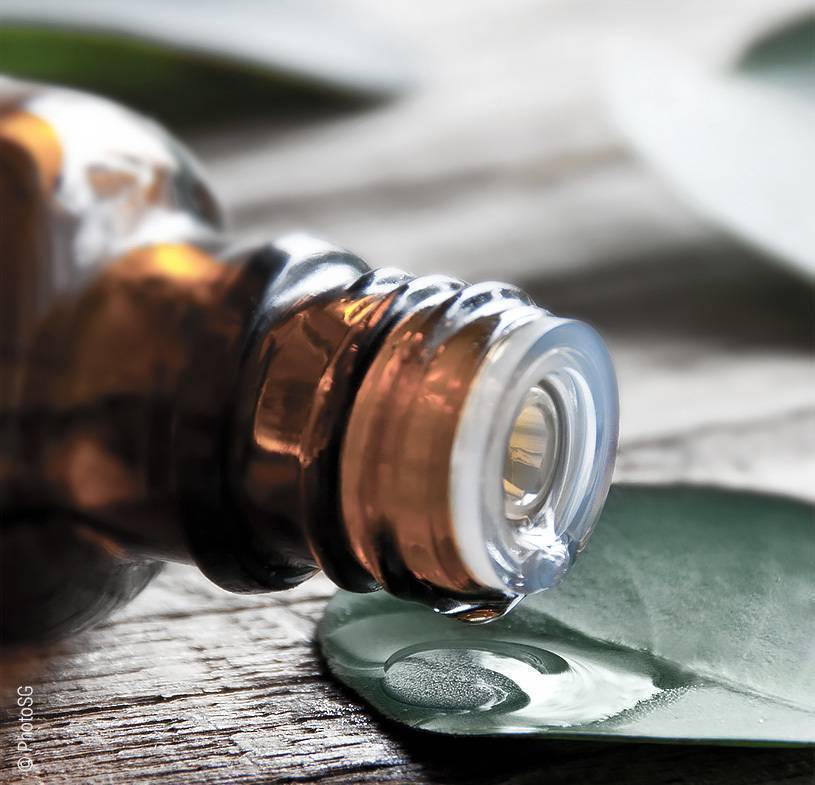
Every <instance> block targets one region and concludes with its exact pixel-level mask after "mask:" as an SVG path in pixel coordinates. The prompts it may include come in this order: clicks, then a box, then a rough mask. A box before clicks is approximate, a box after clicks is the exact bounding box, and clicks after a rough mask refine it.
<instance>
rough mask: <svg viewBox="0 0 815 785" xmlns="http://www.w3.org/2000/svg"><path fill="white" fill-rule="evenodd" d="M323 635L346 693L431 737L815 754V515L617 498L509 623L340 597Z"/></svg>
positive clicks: (716, 492) (805, 510)
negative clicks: (638, 742)
mask: <svg viewBox="0 0 815 785" xmlns="http://www.w3.org/2000/svg"><path fill="white" fill-rule="evenodd" d="M319 638H320V643H321V646H322V650H323V653H324V655H325V657H326V659H327V661H328V664H329V667H330V669H331V671H332V673H333V674H334V675H335V676H336V677H337V678H339V679H340V680H341V681H342V682H344V683H345V684H346V685H348V686H349V687H351V688H352V689H353V690H355V691H356V692H357V693H359V694H360V695H361V696H362V697H363V698H364V699H365V700H367V701H368V702H369V703H370V704H371V705H372V706H373V707H374V708H376V709H378V710H379V711H380V712H382V713H383V714H385V715H386V716H388V717H390V718H391V719H394V720H397V721H399V722H402V723H405V724H407V725H410V726H414V727H420V728H424V729H426V730H433V731H439V732H444V733H456V734H484V735H493V734H527V735H529V734H532V735H540V736H558V737H594V738H603V739H620V738H631V739H653V740H664V741H681V742H716V743H723V744H753V743H756V744H787V745H793V744H815V509H814V508H813V507H812V506H810V505H807V504H804V503H802V502H797V501H793V500H789V499H784V498H779V497H771V496H763V495H757V494H750V493H739V492H733V491H726V490H720V489H712V488H691V487H682V486H668V487H658V486H617V487H615V488H613V489H612V492H611V495H610V497H609V501H608V504H607V506H606V509H605V511H604V513H603V518H602V520H601V521H600V523H599V524H598V527H597V530H596V533H595V534H594V536H593V538H592V540H591V542H590V544H589V546H588V548H587V550H586V552H585V553H584V554H583V555H582V556H581V558H580V560H579V561H578V563H577V565H576V566H575V568H574V569H573V571H572V572H571V573H570V575H569V576H568V577H567V578H566V580H565V581H564V583H563V585H562V586H561V587H559V588H558V589H555V590H553V591H551V592H547V593H544V594H541V595H536V596H533V597H529V598H527V599H526V600H525V601H524V602H523V603H522V604H521V605H520V606H519V607H518V608H517V609H516V610H515V611H514V612H513V613H511V614H510V615H509V616H508V617H506V618H505V619H501V620H499V621H496V622H494V623H492V624H489V625H485V626H467V625H464V624H461V623H459V622H454V621H451V620H448V619H445V618H442V617H439V616H437V615H435V614H434V613H433V612H432V611H430V610H428V609H426V608H424V607H421V606H419V605H414V604H410V603H406V602H402V601H399V600H396V599H394V598H393V597H390V596H388V595H386V594H384V593H377V594H371V595H353V594H349V593H346V592H340V593H338V594H337V595H336V596H335V597H334V598H333V599H332V600H331V602H330V603H329V605H328V608H327V610H326V613H325V617H324V618H323V621H322V623H321V626H320V630H319Z"/></svg>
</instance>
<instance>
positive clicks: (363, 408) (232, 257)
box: [0, 82, 530, 643]
mask: <svg viewBox="0 0 815 785" xmlns="http://www.w3.org/2000/svg"><path fill="white" fill-rule="evenodd" d="M0 211H1V214H2V222H0V265H1V267H0V269H1V270H2V288H1V289H0V315H1V318H2V325H1V326H2V332H1V334H0V517H1V519H2V529H0V536H1V537H2V540H1V541H0V560H1V563H0V570H1V572H0V580H2V592H3V599H2V613H3V618H2V635H3V640H4V641H5V642H7V643H8V642H14V641H18V640H25V639H28V638H31V637H42V636H49V635H56V634H61V633H63V632H65V631H68V630H73V629H77V628H79V627H82V626H84V625H86V624H88V623H90V622H92V621H94V620H96V619H98V618H100V617H101V616H102V615H104V614H106V613H108V612H109V611H110V610H112V609H113V608H115V607H116V606H118V605H119V604H120V603H121V602H122V601H124V600H127V599H129V598H130V597H131V596H133V595H134V594H135V593H136V592H138V591H139V590H140V589H141V588H142V587H143V586H144V585H145V583H146V582H147V581H148V580H149V579H150V577H152V575H153V574H154V573H155V572H156V570H157V565H158V563H159V562H160V561H162V560H175V561H181V562H193V563H196V564H198V566H199V567H200V568H201V569H202V570H203V572H204V573H205V574H206V575H207V576H209V577H210V578H211V579H212V580H214V581H216V582H217V583H218V584H219V585H221V586H223V587H224V588H227V589H230V590H233V591H269V590H275V589H281V588H288V587H290V586H293V585H296V584H297V583H299V582H300V581H302V580H304V579H305V578H306V577H308V576H310V575H311V574H313V573H314V572H315V571H316V570H318V569H323V570H325V571H326V572H327V573H328V575H329V577H331V578H332V579H333V580H334V581H335V582H336V583H337V584H338V585H340V586H343V587H345V588H349V589H352V590H355V591H366V590H370V589H373V588H376V587H377V586H379V585H382V584H384V585H385V586H386V587H387V588H389V589H390V590H392V591H394V592H395V593H397V594H401V595H404V596H410V597H414V598H419V599H425V600H427V601H429V602H432V603H435V604H437V605H438V606H439V607H440V609H442V610H443V611H445V612H451V613H463V614H465V615H466V614H467V613H471V614H474V615H475V616H478V615H479V614H486V615H490V614H491V613H493V610H492V605H491V603H493V602H494V604H495V608H504V607H506V606H507V605H508V604H509V603H510V602H511V600H512V597H511V596H505V595H504V594H502V593H496V592H491V591H488V590H485V589H484V587H483V586H478V585H477V583H476V582H475V581H474V580H473V579H472V578H471V576H470V575H469V574H468V573H467V571H466V570H465V569H464V568H463V566H462V565H461V563H460V560H459V559H458V557H457V555H456V551H455V549H454V548H453V547H452V539H451V535H450V534H449V527H448V528H447V529H446V528H445V524H444V521H443V520H442V521H441V522H440V521H434V520H432V516H424V517H423V518H422V520H421V521H420V520H419V519H418V518H417V516H416V515H415V514H414V512H415V510H414V507H415V506H416V505H421V508H422V509H423V510H429V509H430V508H432V507H434V505H435V507H436V508H438V510H439V511H440V512H439V513H438V515H437V516H436V517H439V516H441V518H444V516H445V515H446V512H445V503H446V496H445V493H446V489H445V487H444V483H445V482H446V480H444V478H443V476H442V475H440V474H439V473H438V472H435V473H434V472H432V471H421V468H422V467H421V466H420V467H419V470H417V471H415V472H413V473H412V469H411V468H410V467H408V468H406V469H405V470H403V471H399V472H397V473H396V475H395V479H393V480H392V483H391V485H389V486H387V487H388V490H389V491H392V493H393V496H392V498H395V499H397V501H398V499H402V500H403V504H402V506H401V508H400V507H399V505H398V503H397V505H396V507H394V505H393V504H390V502H389V501H388V499H385V495H386V494H384V492H383V489H384V487H385V486H383V485H382V484H381V483H377V482H373V483H371V484H367V483H366V482H363V481H362V480H363V479H364V463H365V461H366V455H367V454H368V453H369V452H371V451H373V450H376V451H378V452H377V455H378V458H377V460H381V462H382V465H383V466H384V467H385V469H387V468H388V461H391V463H392V462H393V460H395V456H396V454H397V453H398V452H400V451H401V449H402V447H403V446H406V448H407V449H408V452H410V451H411V450H413V452H414V453H415V455H416V456H418V458H417V459H423V460H424V459H426V458H422V456H423V455H424V453H426V452H428V451H431V452H432V451H435V452H437V453H438V451H439V450H441V451H442V452H443V451H444V449H449V442H450V440H451V439H452V428H451V426H450V425H449V423H450V422H454V421H455V418H454V417H453V416H452V414H454V413H455V410H456V407H457V406H459V405H460V402H461V399H462V398H463V396H464V394H465V392H466V384H463V383H462V380H466V378H467V375H468V374H473V373H475V369H476V368H477V364H478V361H479V357H480V356H481V355H482V354H483V352H484V351H485V350H486V347H487V346H488V345H489V343H490V340H491V334H492V333H491V331H494V330H495V329H497V325H498V324H499V322H500V321H501V319H502V318H503V317H504V316H505V314H506V311H507V309H508V308H515V309H516V310H517V309H521V310H523V309H526V310H527V311H528V310H530V303H529V301H528V300H527V299H526V298H525V296H524V295H522V293H520V292H518V291H517V290H515V289H512V288H511V287H506V288H504V289H496V288H495V286H494V285H493V286H491V287H490V288H489V289H484V290H480V289H478V287H470V288H468V289H465V288H464V285H463V284H462V283H461V282H458V281H455V280H452V279H449V278H445V277H437V276H432V277H427V278H420V279H414V278H412V277H411V276H408V275H406V274H404V273H402V272H400V271H398V270H389V269H379V270H373V271H372V270H370V269H369V268H368V267H367V265H365V264H364V263H363V262H362V261H361V260H359V259H358V258H357V257H354V256H352V255H350V254H347V253H345V252H343V251H340V250H338V249H335V248H333V247H331V246H328V245H326V244H324V243H320V242H318V241H314V240H311V239H310V238H306V237H293V238H288V239H287V240H284V241H280V242H278V243H274V244H266V245H263V244H261V245H255V246H251V247H238V246H235V245H234V244H232V243H230V242H227V241H226V240H225V239H224V235H223V234H222V233H221V218H220V215H219V211H218V208H217V205H216V202H215V200H214V198H213V197H212V195H211V193H210V191H209V189H208V187H207V186H206V184H205V182H204V180H203V179H202V177H201V175H200V173H199V172H198V169H197V167H196V165H195V163H194V162H193V161H192V160H191V159H190V158H189V157H188V156H187V154H186V153H185V152H184V151H183V150H182V149H180V148H179V147H178V145H177V144H176V143H175V142H173V141H172V140H171V139H170V138H169V137H167V136H166V135H165V134H164V133H163V132H162V131H160V129H157V128H156V127H155V126H153V125H152V124H150V123H148V122H147V121H145V120H144V119H143V118H139V117H137V116H135V115H131V114H129V113H127V112H126V111H124V110H122V109H120V108H119V107H115V106H113V105H111V104H108V103H107V102H103V101H101V100H99V99H94V98H89V97H87V96H80V95H77V94H74V93H69V92H66V91H58V90H50V89H42V88H36V89H35V88H30V87H27V86H20V85H17V84H14V83H11V82H0ZM497 305H500V307H497ZM450 325H453V326H454V327H455V329H454V330H452V329H451V327H450ZM417 336H418V337H419V338H422V339H424V338H427V337H428V336H430V337H431V338H433V340H431V341H429V342H426V344H423V345H422V346H421V347H420V350H421V351H419V353H418V354H417V353H416V352H417V351H418V350H416V349H415V348H414V347H415V346H416V338H417ZM434 336H435V337H434ZM443 341H447V344H448V345H446V346H445V349H446V353H445V355H444V358H441V354H442V353H441V352H440V351H439V352H437V354H438V357H437V356H436V355H434V354H432V351H435V349H433V347H434V346H435V347H436V349H438V346H439V345H440V344H441V343H442V342H443ZM428 346H430V349H428ZM383 347H384V348H383ZM456 347H458V348H456ZM431 350H432V351H431ZM411 352H413V355H415V356H413V355H411V354H410V353H411ZM429 352H430V353H429ZM400 353H401V354H400ZM394 357H401V358H402V360H403V364H402V366H400V368H408V369H409V370H410V368H413V369H416V368H419V369H421V372H422V374H425V375H426V376H427V378H430V379H432V380H433V381H432V385H435V386H434V387H433V389H432V390H431V391H430V392H428V393H427V394H426V395H425V394H421V390H419V389H418V387H417V386H416V385H419V384H420V383H424V382H423V381H422V380H423V379H424V378H425V377H424V376H422V377H421V378H420V377H419V376H417V374H416V372H413V376H411V375H410V374H407V375H405V376H404V378H405V380H406V381H405V384H408V383H410V384H413V387H412V388H411V390H412V391H411V392H409V393H403V392H400V390H401V391H404V390H407V387H405V385H404V384H400V385H396V386H395V387H393V386H392V387H393V389H390V392H389V393H388V395H389V396H390V397H389V398H388V399H387V401H384V403H383V400H384V399H383V398H382V396H381V395H379V393H378V392H377V391H378V390H380V389H384V387H383V385H385V382H386V381H387V378H389V377H388V374H389V370H388V369H389V368H390V367H391V366H390V365H389V363H390V364H391V365H392V358H394ZM405 358H407V359H405ZM411 358H412V359H411ZM428 358H429V359H428ZM440 358H441V359H440ZM409 361H410V362H412V363H413V365H411V364H410V362H409ZM422 363H424V364H422ZM444 363H448V364H449V363H454V365H455V367H452V366H451V372H450V373H446V375H445V374H441V375H440V374H439V373H438V369H439V368H440V367H442V365H443V364H444ZM375 364H378V370H377V371H376V373H375V374H373V376H374V381H370V380H369V381H368V382H367V387H366V386H365V384H366V382H365V380H366V373H367V372H368V370H369V369H370V368H371V367H372V365H375ZM428 368H430V371H432V372H430V371H428V370H427V369H428ZM383 374H384V376H383ZM391 376H392V374H391ZM400 378H401V377H400ZM383 379H384V380H385V381H383ZM417 379H418V381H417ZM439 379H443V380H444V379H447V380H448V381H444V383H443V384H440V382H439V381H438V380H439ZM372 385H373V388H372ZM377 385H379V386H378V387H377ZM358 398H361V399H362V402H361V403H360V402H359V401H358V406H357V408H356V412H355V415H354V418H355V419H354V422H355V423H356V425H355V426H354V428H356V430H355V434H357V435H356V436H354V438H353V439H350V444H349V437H348V434H347V431H348V428H349V419H350V417H351V410H352V405H353V404H354V402H355V400H357V399H358ZM417 401H418V402H419V403H418V406H419V410H421V406H422V403H421V402H422V401H425V402H428V401H429V402H430V403H431V404H432V406H431V408H432V409H433V411H434V412H435V413H436V414H435V415H433V416H435V417H436V419H435V420H434V419H433V418H432V417H431V418H430V419H429V420H427V421H426V423H425V424H423V425H422V426H421V427H419V428H418V430H414V431H413V432H412V433H413V435H412V436H411V437H410V438H409V439H408V440H407V442H406V443H405V442H404V439H403V437H402V436H400V435H398V434H397V433H396V432H395V431H394V429H393V428H388V427H382V426H383V423H384V424H385V425H387V423H386V421H385V420H383V419H382V418H383V411H384V412H385V413H386V414H387V412H388V411H390V412H392V413H393V417H394V418H399V417H404V416H407V414H408V412H409V410H411V409H412V408H414V407H415V405H416V402H417ZM429 405H430V404H429ZM451 413H452V414H451ZM445 418H446V420H445ZM445 423H446V424H445ZM411 445H413V446H411ZM343 451H345V452H344V455H345V459H344V463H343V467H344V468H343V472H344V474H345V475H346V476H347V478H348V480H347V483H349V484H350V485H349V487H351V491H348V492H347V493H346V494H345V495H346V497H347V498H346V502H347V503H346V506H345V508H343V503H342V498H341V496H342V495H343V494H342V490H341V485H342V483H341V478H340V464H341V463H342V460H341V453H343ZM425 468H426V467H425ZM383 476H385V475H383ZM361 478H362V479H361ZM379 497H381V498H379ZM372 504H374V505H379V507H377V508H376V510H379V509H380V508H381V509H382V512H381V513H379V512H376V511H375V512H373V513H372V512H371V510H372V509H374V508H373V507H372V506H371V505H372ZM394 532H395V533H394ZM409 554H412V555H409ZM411 559H412V560H413V562H411ZM414 562H415V563H414ZM476 597H477V599H478V603H475V602H474V600H475V598H476ZM470 600H473V602H470ZM485 609H486V610H485Z"/></svg>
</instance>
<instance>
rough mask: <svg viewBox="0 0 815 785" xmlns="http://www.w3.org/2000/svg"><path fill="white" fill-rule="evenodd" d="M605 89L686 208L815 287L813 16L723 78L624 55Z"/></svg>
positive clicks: (656, 53)
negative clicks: (681, 197)
mask: <svg viewBox="0 0 815 785" xmlns="http://www.w3.org/2000/svg"><path fill="white" fill-rule="evenodd" d="M609 88H610V98H611V106H612V110H613V112H614V114H615V116H616V119H617V121H618V124H619V126H620V128H621V130H622V131H623V133H624V134H625V135H626V136H627V137H628V139H629V140H630V141H631V143H632V144H633V146H634V147H635V149H636V150H637V151H638V152H639V153H640V154H641V155H642V156H643V157H644V158H645V159H646V160H647V161H648V162H649V163H650V164H651V165H652V166H653V167H654V168H655V169H656V170H657V171H658V172H660V173H661V174H662V175H663V176H664V177H665V178H666V180H667V181H668V182H669V183H670V184H671V185H672V186H673V187H674V188H675V189H676V191H677V192H678V193H679V194H680V195H681V196H683V197H684V198H685V199H686V201H687V202H688V203H689V204H691V205H693V206H695V207H696V208H698V209H699V211H700V212H701V213H702V214H703V215H704V216H706V217H708V218H710V219H711V220H712V221H714V222H716V223H717V224H719V225H720V226H721V227H722V228H723V229H725V230H726V231H728V232H730V233H732V234H733V235H735V236H737V237H738V238H740V239H741V240H743V241H745V242H747V243H750V244H752V245H754V246H756V247H758V248H759V249H761V250H763V251H764V252H765V253H766V254H767V255H768V258H770V259H774V260H776V261H779V262H781V263H783V264H785V265H787V266H788V267H789V268H790V270H792V271H794V272H796V273H798V274H799V275H802V276H803V277H804V278H806V279H808V280H810V281H812V280H815V221H813V220H812V206H813V204H815V16H813V15H808V16H803V17H798V18H796V19H794V20H792V21H791V22H789V23H787V24H785V25H784V26H782V27H780V28H778V29H774V30H772V31H770V32H768V33H765V34H763V35H762V36H761V37H760V38H759V39H758V40H756V41H755V42H754V43H753V44H752V45H751V46H750V47H748V48H747V50H746V51H745V53H744V54H743V56H742V57H741V58H740V59H739V61H738V62H737V63H736V64H735V67H732V68H727V69H725V68H714V67H711V66H705V65H702V64H700V63H699V62H697V61H696V60H694V59H692V58H691V57H688V56H682V55H680V54H677V53H672V52H670V51H669V50H667V49H666V48H665V47H664V46H662V47H658V46H655V45H653V44H643V43H641V44H632V45H629V46H628V47H626V49H625V50H624V51H622V50H621V51H620V53H619V54H618V57H617V58H616V61H615V62H614V64H613V67H612V68H611V77H610V84H609Z"/></svg>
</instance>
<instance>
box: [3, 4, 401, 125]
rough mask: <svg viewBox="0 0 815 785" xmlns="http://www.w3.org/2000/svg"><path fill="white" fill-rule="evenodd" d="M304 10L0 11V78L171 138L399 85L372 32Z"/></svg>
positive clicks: (312, 8) (57, 7)
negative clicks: (133, 114) (92, 97)
mask: <svg viewBox="0 0 815 785" xmlns="http://www.w3.org/2000/svg"><path fill="white" fill-rule="evenodd" d="M353 17H354V15H353V14H351V13H348V12H347V10H346V12H345V13H342V9H340V8H334V9H333V12H332V9H329V8H326V7H325V4H322V3H319V2H314V1H313V0H312V1H311V2H309V0H298V1H297V2H266V0H232V1H231V2H228V3H225V2H215V1H214V0H211V1H210V2H206V3H203V2H197V3H184V2H178V0H140V2H138V3H133V2H129V0H106V2H104V3H99V2H95V0H74V1H73V2H64V0H0V72H2V73H4V74H7V75H13V76H17V77H21V78H26V79H36V80H39V81H45V82H53V83H57V84H62V85H67V86H71V87H76V88H79V89H83V90H88V91H91V92H96V93H101V94H103V95H106V96H108V97H111V98H114V99H117V100H119V101H122V102H123V103H126V104H129V105H130V106H132V107H133V108H136V109H139V110H141V111H143V112H146V113H147V114H150V115H154V116H156V117H158V118H159V119H161V120H163V121H164V122H166V123H168V124H170V125H172V126H175V127H179V126H181V127H189V126H196V125H199V124H201V123H210V124H225V123H232V122H236V121H240V120H246V119H250V118H255V117H269V116H271V117H273V118H276V119H277V120H280V121H288V120H290V119H291V114H292V112H293V111H295V110H296V111H298V112H300V113H302V112H304V111H314V110H315V109H319V108H321V107H325V106H326V105H327V106H328V107H330V108H334V109H341V108H344V107H347V106H349V105H355V104H359V103H361V102H368V101H371V100H374V99H379V98H383V97H385V96H388V95H390V94H392V93H394V92H397V91H399V90H400V89H401V88H403V87H404V85H405V83H406V81H407V77H406V74H405V72H404V69H403V67H402V65H401V62H400V61H399V57H398V55H396V54H395V48H394V47H392V46H389V45H388V42H387V41H385V40H384V36H382V35H381V34H380V33H379V32H377V33H376V34H374V33H373V32H371V31H368V30H365V29H364V28H363V27H361V25H360V24H359V22H360V20H358V19H354V18H353Z"/></svg>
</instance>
